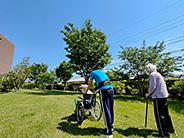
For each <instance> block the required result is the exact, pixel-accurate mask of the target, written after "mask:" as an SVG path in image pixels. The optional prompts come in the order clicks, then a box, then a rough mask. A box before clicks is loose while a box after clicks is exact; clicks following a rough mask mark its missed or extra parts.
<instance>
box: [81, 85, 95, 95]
mask: <svg viewBox="0 0 184 138" xmlns="http://www.w3.org/2000/svg"><path fill="white" fill-rule="evenodd" d="M79 88H80V90H81V92H82V93H85V92H86V91H87V88H88V85H87V84H82V85H80V86H79ZM87 94H93V92H92V91H90V90H88V91H87Z"/></svg>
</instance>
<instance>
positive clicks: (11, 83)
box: [0, 71, 15, 92]
mask: <svg viewBox="0 0 184 138" xmlns="http://www.w3.org/2000/svg"><path fill="white" fill-rule="evenodd" d="M14 76H15V74H14V72H13V71H10V72H7V73H4V74H1V75H0V91H1V92H9V91H11V90H12V89H14V88H15V80H14Z"/></svg>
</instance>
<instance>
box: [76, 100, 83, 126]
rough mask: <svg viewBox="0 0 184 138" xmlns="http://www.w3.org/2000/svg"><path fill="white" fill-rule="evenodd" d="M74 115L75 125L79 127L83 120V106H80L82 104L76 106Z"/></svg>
mask: <svg viewBox="0 0 184 138" xmlns="http://www.w3.org/2000/svg"><path fill="white" fill-rule="evenodd" d="M75 114H76V119H77V124H78V125H81V124H82V122H83V120H84V118H85V114H84V105H83V104H82V102H81V103H79V104H77V105H76V110H75Z"/></svg>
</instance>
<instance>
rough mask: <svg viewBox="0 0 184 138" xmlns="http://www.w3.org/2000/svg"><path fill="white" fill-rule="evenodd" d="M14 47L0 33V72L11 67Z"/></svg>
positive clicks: (6, 70) (4, 71)
mask: <svg viewBox="0 0 184 138" xmlns="http://www.w3.org/2000/svg"><path fill="white" fill-rule="evenodd" d="M14 47H15V46H14V45H13V44H12V43H11V42H10V41H9V40H7V39H6V38H5V37H4V36H2V35H1V34H0V74H2V73H6V72H8V71H9V70H10V69H11V66H12V61H13V54H14Z"/></svg>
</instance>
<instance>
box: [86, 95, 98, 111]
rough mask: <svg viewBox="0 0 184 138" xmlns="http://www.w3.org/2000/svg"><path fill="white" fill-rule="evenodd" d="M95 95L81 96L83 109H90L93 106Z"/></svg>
mask: <svg viewBox="0 0 184 138" xmlns="http://www.w3.org/2000/svg"><path fill="white" fill-rule="evenodd" d="M95 100H96V95H95V94H83V103H84V108H85V109H90V108H92V106H95Z"/></svg>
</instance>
